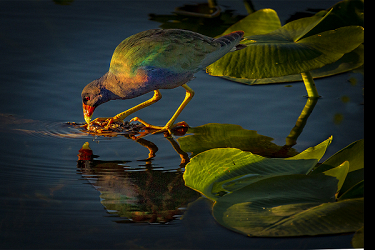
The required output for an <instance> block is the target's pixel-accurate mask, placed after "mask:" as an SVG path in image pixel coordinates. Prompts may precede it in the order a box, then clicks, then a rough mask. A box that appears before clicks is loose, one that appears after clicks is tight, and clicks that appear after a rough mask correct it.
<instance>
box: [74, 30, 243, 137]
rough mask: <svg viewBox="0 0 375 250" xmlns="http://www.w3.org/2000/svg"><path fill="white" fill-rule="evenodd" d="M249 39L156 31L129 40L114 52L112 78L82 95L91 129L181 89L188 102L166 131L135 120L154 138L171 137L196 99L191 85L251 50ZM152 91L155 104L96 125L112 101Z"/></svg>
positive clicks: (105, 78)
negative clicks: (217, 65) (245, 42)
mask: <svg viewBox="0 0 375 250" xmlns="http://www.w3.org/2000/svg"><path fill="white" fill-rule="evenodd" d="M243 36H244V32H243V31H241V30H239V31H233V32H231V33H229V34H226V35H223V36H220V37H218V38H212V37H208V36H205V35H202V34H199V33H196V32H193V31H188V30H183V29H151V30H146V31H142V32H139V33H137V34H134V35H132V36H130V37H128V38H126V39H125V40H123V41H122V42H121V43H120V44H119V45H118V46H117V47H116V49H115V51H114V52H113V55H112V59H111V62H110V67H109V70H108V72H107V73H105V74H104V75H103V76H102V77H100V78H99V79H96V80H94V81H92V82H91V83H89V84H88V85H86V86H85V87H84V89H83V90H82V93H81V98H82V107H83V114H84V119H85V121H86V123H87V125H89V124H90V123H92V122H94V121H107V124H111V123H112V122H115V121H123V120H124V119H125V118H126V117H128V116H129V115H131V114H133V113H134V112H136V111H138V110H140V109H143V108H145V107H147V106H150V105H151V104H154V103H155V102H157V101H159V100H160V99H161V97H162V96H161V93H160V89H173V88H177V87H179V86H181V87H183V88H184V89H185V90H186V94H185V98H184V100H183V102H182V103H181V105H180V106H179V107H178V109H177V110H176V112H175V113H174V115H173V116H172V118H170V120H169V121H168V122H167V123H166V124H165V125H164V126H154V125H151V124H149V123H147V122H145V121H143V120H142V119H140V118H138V117H134V118H133V119H131V120H130V121H138V122H140V123H142V124H144V125H145V126H146V127H147V128H150V129H155V130H156V131H155V132H154V133H158V132H169V133H170V132H171V128H173V125H174V122H175V121H176V119H177V117H178V116H179V115H180V113H181V111H182V110H183V109H184V108H185V106H186V105H187V104H188V103H189V101H190V100H191V99H192V98H193V96H194V91H193V90H192V89H191V88H190V87H189V86H188V85H187V82H189V81H190V80H192V79H193V78H194V74H195V73H197V72H198V71H200V70H203V69H205V68H206V67H207V66H208V65H210V64H212V63H214V62H215V61H217V60H218V59H220V58H221V57H223V56H224V55H225V54H227V53H228V52H233V51H236V50H240V49H243V48H245V47H246V45H242V44H240V41H241V40H242V39H243ZM151 91H154V95H153V97H152V98H151V99H149V100H146V101H144V102H142V103H140V104H139V105H136V106H134V107H132V108H130V109H128V110H126V111H124V112H121V113H119V114H117V115H115V116H114V117H109V118H96V119H95V120H93V121H91V117H92V115H93V112H94V110H95V109H96V108H97V107H98V106H99V105H101V104H103V103H105V102H108V101H110V100H116V99H122V100H125V99H131V98H135V97H138V96H141V95H144V94H146V93H149V92H151Z"/></svg>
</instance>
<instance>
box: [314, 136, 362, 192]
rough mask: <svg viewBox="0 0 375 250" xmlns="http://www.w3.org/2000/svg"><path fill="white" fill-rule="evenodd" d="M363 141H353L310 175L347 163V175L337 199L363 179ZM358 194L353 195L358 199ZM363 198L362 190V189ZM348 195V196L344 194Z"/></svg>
mask: <svg viewBox="0 0 375 250" xmlns="http://www.w3.org/2000/svg"><path fill="white" fill-rule="evenodd" d="M364 150H365V149H364V139H361V140H358V141H355V142H353V143H351V144H350V145H348V146H346V147H345V148H343V149H342V150H340V151H338V152H337V153H336V154H334V155H333V156H331V157H330V158H328V159H327V160H326V161H325V162H323V163H322V164H321V165H319V166H317V167H316V168H315V169H314V170H313V171H312V172H311V173H310V174H312V175H313V174H318V173H322V172H325V171H327V170H329V169H332V168H334V167H335V166H337V165H339V164H340V163H341V162H344V161H349V163H350V164H349V170H348V172H349V173H348V175H347V177H346V179H345V182H344V183H343V185H342V188H341V191H340V194H339V197H340V196H341V195H343V194H344V193H345V192H347V191H348V190H349V189H351V188H352V187H353V186H355V185H356V184H358V183H360V182H362V181H363V179H364ZM358 192H360V191H357V194H356V195H355V196H356V197H358ZM361 192H362V197H363V189H362V191H361ZM346 195H348V194H346Z"/></svg>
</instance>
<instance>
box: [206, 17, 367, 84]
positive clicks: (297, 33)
mask: <svg viewBox="0 0 375 250" xmlns="http://www.w3.org/2000/svg"><path fill="white" fill-rule="evenodd" d="M327 15H329V12H328V13H327V14H326V15H325V16H324V17H326V16H327ZM324 17H320V16H313V17H308V18H302V19H298V20H296V21H293V22H290V23H288V24H286V25H284V26H283V27H281V28H279V29H277V30H274V31H272V32H270V33H267V34H262V35H250V36H248V35H247V34H246V33H245V38H246V40H245V41H244V42H243V43H244V44H246V45H247V46H248V47H247V48H245V49H242V50H240V51H237V52H235V53H228V54H227V55H225V56H224V57H223V58H221V59H220V60H218V61H216V62H215V63H213V64H211V65H210V66H208V67H207V68H206V71H207V72H208V73H209V74H211V75H214V76H229V77H235V78H247V79H258V78H270V77H279V76H286V75H291V74H298V73H302V72H306V71H310V70H313V69H317V68H321V67H323V66H324V65H327V64H330V63H333V62H335V61H337V60H338V59H340V58H341V57H342V56H343V55H344V54H346V53H348V52H350V51H352V50H354V49H355V48H357V47H358V46H359V45H360V44H361V43H363V34H364V32H363V27H361V26H346V27H341V28H338V29H335V30H329V31H325V32H322V33H319V34H315V35H312V36H309V37H304V35H306V34H307V33H308V32H309V31H310V30H312V29H313V28H314V27H315V26H316V25H317V24H319V23H320V22H321V21H322V20H323V19H324ZM249 25H251V24H250V23H249ZM301 38H302V39H301Z"/></svg>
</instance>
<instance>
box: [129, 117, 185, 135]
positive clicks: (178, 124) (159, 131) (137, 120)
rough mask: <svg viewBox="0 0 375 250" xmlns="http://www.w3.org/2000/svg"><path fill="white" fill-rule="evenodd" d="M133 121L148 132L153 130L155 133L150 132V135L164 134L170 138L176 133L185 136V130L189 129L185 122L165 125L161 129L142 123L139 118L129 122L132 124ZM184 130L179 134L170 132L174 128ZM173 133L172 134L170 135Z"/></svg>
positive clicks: (178, 132)
mask: <svg viewBox="0 0 375 250" xmlns="http://www.w3.org/2000/svg"><path fill="white" fill-rule="evenodd" d="M133 121H136V122H140V123H142V124H143V125H144V126H145V127H146V129H149V130H155V131H152V132H151V134H159V133H164V135H165V136H170V135H172V134H174V133H175V132H176V134H178V135H180V134H185V133H186V131H187V129H188V128H189V125H188V124H187V123H186V122H178V123H176V124H173V125H169V126H168V124H167V125H165V126H164V127H161V126H154V125H151V124H149V123H147V122H145V121H143V120H142V119H140V118H139V117H134V118H132V119H131V120H130V122H133ZM177 127H178V128H181V127H183V128H185V131H184V132H182V133H181V131H172V130H173V129H174V128H177ZM172 132H173V133H172Z"/></svg>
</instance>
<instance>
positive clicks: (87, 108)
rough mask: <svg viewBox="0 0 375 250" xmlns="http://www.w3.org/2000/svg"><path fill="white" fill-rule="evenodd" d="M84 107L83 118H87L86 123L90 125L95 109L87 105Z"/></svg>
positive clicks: (83, 105)
mask: <svg viewBox="0 0 375 250" xmlns="http://www.w3.org/2000/svg"><path fill="white" fill-rule="evenodd" d="M82 107H83V117H84V118H85V121H86V123H87V124H89V123H90V121H91V117H92V114H93V113H94V110H95V107H92V106H89V105H86V104H84V103H82Z"/></svg>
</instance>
